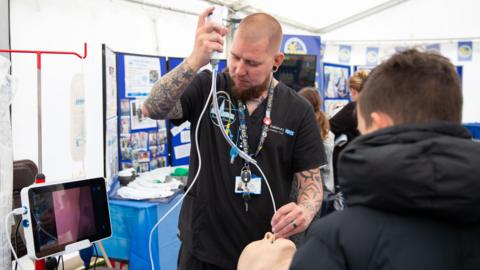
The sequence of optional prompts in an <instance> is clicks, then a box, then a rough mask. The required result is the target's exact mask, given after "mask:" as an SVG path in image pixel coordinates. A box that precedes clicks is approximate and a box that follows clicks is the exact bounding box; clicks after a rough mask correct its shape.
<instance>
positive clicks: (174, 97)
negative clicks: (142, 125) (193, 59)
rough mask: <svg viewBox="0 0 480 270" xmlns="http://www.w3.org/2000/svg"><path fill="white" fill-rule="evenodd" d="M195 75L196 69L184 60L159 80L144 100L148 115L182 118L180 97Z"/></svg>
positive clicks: (159, 117) (155, 117) (161, 117)
mask: <svg viewBox="0 0 480 270" xmlns="http://www.w3.org/2000/svg"><path fill="white" fill-rule="evenodd" d="M194 76H195V71H194V70H193V69H192V68H190V67H189V66H188V64H187V63H186V62H183V63H182V64H180V65H179V66H178V67H176V68H175V69H174V70H172V71H170V72H169V73H167V75H165V76H163V77H162V78H161V79H160V80H158V82H156V83H155V85H154V86H153V88H152V90H151V92H150V95H149V96H148V98H147V100H146V101H145V102H144V108H145V109H146V110H147V113H148V117H150V118H153V119H165V118H169V119H178V118H181V117H182V106H181V104H180V97H181V96H182V94H183V92H184V91H185V89H186V88H187V86H188V85H189V84H190V83H191V82H192V80H193V78H194Z"/></svg>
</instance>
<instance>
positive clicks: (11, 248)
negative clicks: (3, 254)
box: [5, 208, 26, 270]
mask: <svg viewBox="0 0 480 270" xmlns="http://www.w3.org/2000/svg"><path fill="white" fill-rule="evenodd" d="M25 211H26V208H17V209H15V210H13V211H11V212H10V213H8V214H7V216H5V235H6V237H7V239H8V245H9V246H10V250H11V251H12V253H13V257H15V261H16V262H17V264H18V266H19V267H20V269H21V270H23V267H22V265H21V264H20V262H19V261H18V257H17V252H15V250H14V249H13V246H12V241H11V240H12V239H11V237H10V233H9V232H8V227H9V226H8V225H9V224H8V222H9V219H10V217H11V216H13V215H22V214H23V213H24V212H25Z"/></svg>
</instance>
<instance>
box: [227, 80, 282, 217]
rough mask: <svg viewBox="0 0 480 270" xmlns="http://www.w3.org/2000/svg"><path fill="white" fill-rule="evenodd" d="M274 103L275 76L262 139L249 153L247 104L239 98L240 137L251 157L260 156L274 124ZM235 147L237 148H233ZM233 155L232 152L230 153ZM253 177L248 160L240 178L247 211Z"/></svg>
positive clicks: (270, 87)
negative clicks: (252, 152) (269, 128)
mask: <svg viewBox="0 0 480 270" xmlns="http://www.w3.org/2000/svg"><path fill="white" fill-rule="evenodd" d="M272 104H273V78H272V79H270V85H269V86H268V98H267V110H266V111H265V117H264V118H263V124H262V134H261V135H260V141H259V142H258V146H257V151H255V153H254V154H251V155H250V154H249V153H248V135H247V121H246V120H245V118H246V117H245V114H246V111H247V108H246V106H245V104H244V103H243V102H242V101H241V100H239V101H238V114H239V117H238V118H239V121H240V127H239V129H240V138H241V143H242V150H243V151H244V152H245V153H246V154H247V155H250V156H251V157H256V156H258V153H260V151H261V150H262V147H263V143H264V142H265V139H266V138H267V134H268V133H267V132H268V127H269V126H270V125H271V124H272V119H271V118H270V115H271V113H272ZM232 149H235V148H232ZM230 155H231V156H232V153H231V154H230ZM251 177H252V172H251V171H250V166H249V163H248V162H246V163H245V165H244V166H243V168H242V170H241V172H240V179H241V181H242V182H244V183H245V187H246V192H243V193H242V197H243V201H244V204H245V211H246V212H248V202H249V201H250V199H251V197H250V192H249V190H248V183H249V182H250V179H251Z"/></svg>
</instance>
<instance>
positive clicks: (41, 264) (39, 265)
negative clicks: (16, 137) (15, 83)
mask: <svg viewBox="0 0 480 270" xmlns="http://www.w3.org/2000/svg"><path fill="white" fill-rule="evenodd" d="M0 52H4V53H34V54H36V55H37V121H38V137H37V138H38V174H37V175H36V177H35V183H38V184H40V183H45V175H44V174H43V168H42V54H70V55H75V56H77V57H79V58H80V59H85V58H86V57H87V43H83V56H81V55H79V54H78V53H76V52H62V51H31V50H0ZM35 270H45V259H41V260H35Z"/></svg>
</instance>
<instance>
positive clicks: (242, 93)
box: [227, 73, 270, 101]
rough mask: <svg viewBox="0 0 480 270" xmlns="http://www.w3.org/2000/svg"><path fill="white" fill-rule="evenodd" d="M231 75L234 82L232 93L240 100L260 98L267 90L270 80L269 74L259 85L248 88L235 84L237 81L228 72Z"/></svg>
mask: <svg viewBox="0 0 480 270" xmlns="http://www.w3.org/2000/svg"><path fill="white" fill-rule="evenodd" d="M227 74H228V73H227ZM228 76H229V77H230V80H231V82H232V94H233V96H234V97H235V98H237V99H238V100H242V101H247V100H251V99H257V98H259V97H260V96H261V95H262V94H263V93H264V92H265V91H266V90H267V87H268V83H269V82H270V78H269V76H268V77H267V78H266V79H265V81H264V82H263V83H261V84H260V85H257V86H253V87H249V88H247V89H239V88H238V87H237V86H236V85H235V81H234V80H233V78H232V76H231V75H230V74H228Z"/></svg>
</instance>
